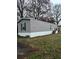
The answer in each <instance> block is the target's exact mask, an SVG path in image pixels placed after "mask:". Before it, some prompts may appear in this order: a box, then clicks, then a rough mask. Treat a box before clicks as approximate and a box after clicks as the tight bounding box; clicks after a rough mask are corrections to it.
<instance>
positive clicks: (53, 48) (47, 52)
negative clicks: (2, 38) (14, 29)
mask: <svg viewBox="0 0 79 59" xmlns="http://www.w3.org/2000/svg"><path fill="white" fill-rule="evenodd" d="M17 42H20V43H24V44H25V45H27V44H29V46H31V47H33V48H39V51H36V52H31V53H30V54H29V55H28V56H27V59H61V34H51V35H47V36H40V37H35V38H21V37H18V39H17ZM27 54H28V53H27Z"/></svg>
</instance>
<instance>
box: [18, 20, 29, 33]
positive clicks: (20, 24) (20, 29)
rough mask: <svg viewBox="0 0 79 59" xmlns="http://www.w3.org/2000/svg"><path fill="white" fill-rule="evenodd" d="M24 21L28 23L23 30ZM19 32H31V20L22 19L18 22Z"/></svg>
mask: <svg viewBox="0 0 79 59" xmlns="http://www.w3.org/2000/svg"><path fill="white" fill-rule="evenodd" d="M24 23H26V30H22V28H21V27H22V26H23V25H24ZM18 32H19V33H21V32H22V33H25V32H30V20H22V21H21V22H20V23H19V24H18Z"/></svg>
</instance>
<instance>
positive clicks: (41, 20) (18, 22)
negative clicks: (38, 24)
mask: <svg viewBox="0 0 79 59" xmlns="http://www.w3.org/2000/svg"><path fill="white" fill-rule="evenodd" d="M32 19H34V18H21V19H20V20H19V21H18V22H17V23H20V22H21V21H22V20H32ZM39 21H43V22H48V23H52V22H51V21H44V20H39ZM53 24H54V23H53Z"/></svg>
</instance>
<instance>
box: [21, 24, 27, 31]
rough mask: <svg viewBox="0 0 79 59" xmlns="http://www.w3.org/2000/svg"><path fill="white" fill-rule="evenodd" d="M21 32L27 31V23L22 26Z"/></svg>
mask: <svg viewBox="0 0 79 59" xmlns="http://www.w3.org/2000/svg"><path fill="white" fill-rule="evenodd" d="M21 31H26V23H23V24H21Z"/></svg>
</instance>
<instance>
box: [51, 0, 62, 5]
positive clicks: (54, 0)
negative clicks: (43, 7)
mask: <svg viewBox="0 0 79 59" xmlns="http://www.w3.org/2000/svg"><path fill="white" fill-rule="evenodd" d="M50 2H51V3H53V4H60V3H61V0H50Z"/></svg>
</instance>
